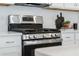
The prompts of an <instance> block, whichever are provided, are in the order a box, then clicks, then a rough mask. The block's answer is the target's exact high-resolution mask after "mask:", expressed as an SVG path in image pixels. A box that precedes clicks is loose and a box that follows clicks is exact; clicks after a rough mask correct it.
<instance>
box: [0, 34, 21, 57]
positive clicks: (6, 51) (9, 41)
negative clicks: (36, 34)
mask: <svg viewBox="0 0 79 59" xmlns="http://www.w3.org/2000/svg"><path fill="white" fill-rule="evenodd" d="M0 56H21V35H16V34H15V35H1V36H0Z"/></svg>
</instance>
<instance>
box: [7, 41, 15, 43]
mask: <svg viewBox="0 0 79 59" xmlns="http://www.w3.org/2000/svg"><path fill="white" fill-rule="evenodd" d="M6 43H14V41H7V42H6Z"/></svg>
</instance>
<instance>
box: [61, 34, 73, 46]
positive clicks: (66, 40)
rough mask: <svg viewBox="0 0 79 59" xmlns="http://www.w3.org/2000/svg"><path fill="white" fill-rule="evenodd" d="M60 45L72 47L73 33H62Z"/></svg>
mask: <svg viewBox="0 0 79 59" xmlns="http://www.w3.org/2000/svg"><path fill="white" fill-rule="evenodd" d="M62 39H63V42H62V45H73V44H74V33H62Z"/></svg>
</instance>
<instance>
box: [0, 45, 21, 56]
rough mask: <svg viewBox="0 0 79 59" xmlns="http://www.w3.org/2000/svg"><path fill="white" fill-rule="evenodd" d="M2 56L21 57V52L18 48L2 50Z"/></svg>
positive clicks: (0, 53) (0, 54) (0, 52)
mask: <svg viewBox="0 0 79 59" xmlns="http://www.w3.org/2000/svg"><path fill="white" fill-rule="evenodd" d="M0 56H21V50H20V49H19V46H18V47H9V48H1V49H0Z"/></svg>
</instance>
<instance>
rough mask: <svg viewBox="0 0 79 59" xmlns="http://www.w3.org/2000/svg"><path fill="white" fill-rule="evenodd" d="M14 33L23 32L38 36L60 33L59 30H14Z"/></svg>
mask: <svg viewBox="0 0 79 59" xmlns="http://www.w3.org/2000/svg"><path fill="white" fill-rule="evenodd" d="M13 30H14V31H18V32H22V33H23V34H36V33H59V32H60V31H59V30H57V29H45V28H43V29H21V28H19V29H13Z"/></svg>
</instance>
